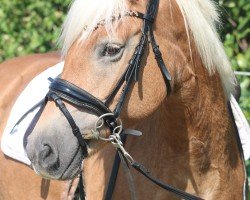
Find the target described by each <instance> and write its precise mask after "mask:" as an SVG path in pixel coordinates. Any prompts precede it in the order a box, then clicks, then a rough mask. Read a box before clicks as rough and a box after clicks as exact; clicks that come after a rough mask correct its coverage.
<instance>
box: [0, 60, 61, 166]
mask: <svg viewBox="0 0 250 200" xmlns="http://www.w3.org/2000/svg"><path fill="white" fill-rule="evenodd" d="M63 66H64V62H61V63H58V64H57V65H55V66H53V67H50V68H48V69H47V70H45V71H44V72H42V73H40V74H39V75H38V76H36V77H35V78H34V79H33V80H32V81H31V82H30V83H29V84H28V85H27V86H26V88H25V89H24V91H23V92H22V93H21V95H20V96H19V97H18V98H17V100H16V102H15V104H14V106H13V108H12V110H11V113H10V116H9V119H8V122H7V125H6V127H5V130H4V133H3V136H2V139H1V149H2V151H3V153H4V154H5V155H7V156H9V157H11V158H13V159H15V160H18V161H20V162H23V163H25V164H27V165H30V160H29V159H28V157H27V155H26V153H25V151H24V148H23V137H24V134H25V131H26V130H27V128H28V126H29V124H30V123H31V120H32V119H33V117H34V116H35V114H36V113H37V111H38V110H39V108H37V109H36V110H34V111H33V112H31V113H29V114H28V115H27V116H26V117H25V119H24V120H23V121H22V122H21V123H20V124H19V125H18V126H17V127H15V129H14V130H12V129H13V127H14V126H15V124H16V123H17V121H18V120H19V119H20V118H21V117H22V116H23V114H24V113H26V112H27V111H28V110H29V109H30V108H32V107H33V106H34V105H36V104H37V103H38V102H39V101H41V100H42V99H43V98H44V97H45V96H46V94H47V92H48V90H49V81H48V78H49V77H51V78H55V77H57V76H58V75H59V74H60V73H61V72H62V69H63Z"/></svg>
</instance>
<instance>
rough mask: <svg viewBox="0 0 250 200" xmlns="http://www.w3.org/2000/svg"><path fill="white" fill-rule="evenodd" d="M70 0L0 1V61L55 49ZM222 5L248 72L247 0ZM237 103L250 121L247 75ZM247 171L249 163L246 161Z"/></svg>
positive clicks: (230, 42) (235, 55)
mask: <svg viewBox="0 0 250 200" xmlns="http://www.w3.org/2000/svg"><path fill="white" fill-rule="evenodd" d="M70 2H71V0H64V1H62V0H50V1H34V0H25V1H20V0H1V5H0V21H1V23H0V62H2V61H4V60H6V59H8V58H12V57H16V56H20V55H25V54H30V53H38V52H47V51H50V50H54V49H56V41H57V37H58V35H59V33H60V27H61V24H62V22H63V20H64V17H65V14H66V13H67V10H68V6H69V4H70ZM216 2H217V3H218V5H220V6H221V7H222V16H223V18H222V21H223V26H222V28H221V29H220V30H221V37H222V40H223V41H224V45H225V48H226V52H227V54H228V56H229V58H230V60H231V62H232V66H233V68H234V69H235V70H239V71H250V47H249V43H250V27H249V24H250V1H249V0H219V1H218V0H217V1H216ZM238 79H239V81H240V84H241V88H242V96H241V99H240V105H241V107H242V108H243V110H244V113H245V115H246V116H247V118H248V120H249V121H250V77H241V76H238ZM248 172H249V174H250V162H248Z"/></svg>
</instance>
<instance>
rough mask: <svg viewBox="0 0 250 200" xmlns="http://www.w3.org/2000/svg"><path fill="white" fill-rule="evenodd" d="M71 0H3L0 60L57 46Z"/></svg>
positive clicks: (0, 28)
mask: <svg viewBox="0 0 250 200" xmlns="http://www.w3.org/2000/svg"><path fill="white" fill-rule="evenodd" d="M69 3H70V0H66V1H62V0H50V1H33V0H25V1H20V0H11V1H9V0H1V6H0V21H1V23H0V62H1V61H3V60H6V59H7V58H11V57H16V56H20V55H25V54H29V53H38V52H46V51H48V50H51V49H55V47H56V40H57V37H58V35H59V33H60V29H61V25H62V21H63V19H64V16H65V14H66V12H67V9H68V5H69Z"/></svg>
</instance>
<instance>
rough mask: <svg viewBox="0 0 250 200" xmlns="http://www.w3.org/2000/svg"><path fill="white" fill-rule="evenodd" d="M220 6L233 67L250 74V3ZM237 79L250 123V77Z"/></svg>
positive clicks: (229, 1)
mask: <svg viewBox="0 0 250 200" xmlns="http://www.w3.org/2000/svg"><path fill="white" fill-rule="evenodd" d="M219 4H220V5H222V6H223V8H224V10H222V11H224V12H223V13H222V16H223V18H222V19H223V30H222V32H221V36H222V39H223V41H224V46H225V48H226V52H227V55H228V56H229V58H230V60H231V63H232V66H233V68H234V69H235V70H238V71H248V72H250V1H249V0H237V1H236V0H219ZM237 78H238V80H239V81H240V85H241V91H242V94H241V99H240V105H241V108H242V109H243V111H244V114H245V115H246V117H247V119H248V121H249V122H250V77H243V76H237Z"/></svg>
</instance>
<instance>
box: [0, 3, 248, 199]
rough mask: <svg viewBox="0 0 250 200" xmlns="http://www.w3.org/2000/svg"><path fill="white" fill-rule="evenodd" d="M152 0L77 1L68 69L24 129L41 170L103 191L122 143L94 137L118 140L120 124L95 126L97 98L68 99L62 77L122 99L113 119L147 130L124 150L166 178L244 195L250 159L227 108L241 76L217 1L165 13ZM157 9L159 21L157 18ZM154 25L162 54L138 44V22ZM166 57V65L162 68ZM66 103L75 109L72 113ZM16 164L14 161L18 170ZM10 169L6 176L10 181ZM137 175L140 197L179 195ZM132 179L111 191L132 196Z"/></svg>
mask: <svg viewBox="0 0 250 200" xmlns="http://www.w3.org/2000/svg"><path fill="white" fill-rule="evenodd" d="M152 2H153V3H152ZM155 2H158V1H156V0H149V1H147V0H145V1H144V0H141V1H138V0H119V1H117V0H103V1H102V2H97V1H88V0H85V1H81V0H75V1H74V3H73V4H72V6H71V8H70V10H69V13H68V16H67V18H66V21H65V24H64V27H63V32H62V35H61V41H62V44H63V46H62V53H63V55H64V58H65V65H64V69H63V72H62V74H61V76H60V79H58V80H52V86H54V88H52V92H51V93H53V95H51V96H49V97H47V98H46V101H49V102H46V103H47V105H46V106H44V107H43V110H41V111H42V112H41V113H39V115H40V116H39V118H37V121H36V123H35V124H33V125H35V126H33V127H32V128H31V130H30V132H29V134H27V135H26V151H27V154H28V157H29V159H30V160H31V162H32V166H33V169H34V170H35V172H36V173H37V174H38V175H40V176H42V177H44V178H48V179H59V180H69V179H73V178H75V177H76V176H78V174H80V173H82V172H83V174H84V185H85V194H86V197H87V199H103V198H104V196H105V192H106V190H107V189H106V188H107V183H108V180H109V175H110V173H111V168H112V162H113V159H114V155H115V152H116V151H115V148H114V147H113V146H112V145H110V142H108V141H106V142H104V141H101V140H97V138H99V139H100V138H103V139H107V140H108V139H110V138H111V139H112V138H113V139H112V142H113V143H114V137H111V136H112V135H114V132H112V128H110V127H108V126H107V124H109V122H108V120H107V119H106V118H104V117H103V119H105V123H101V125H103V126H102V127H101V129H100V130H99V131H98V132H96V131H93V129H94V128H93V127H96V126H97V124H99V123H98V122H100V118H99V117H100V116H98V115H97V114H96V112H93V110H95V111H97V112H98V111H99V110H98V109H97V107H96V106H93V104H94V103H91V105H89V104H88V105H87V107H91V106H92V107H91V108H89V109H87V108H85V107H81V106H79V105H80V103H81V102H80V103H79V102H78V106H75V103H77V102H76V101H75V100H74V99H73V100H72V99H69V98H68V97H67V95H69V93H67V95H66V97H65V95H63V94H61V93H60V92H58V88H57V87H56V85H59V86H60V87H62V88H66V87H68V88H66V89H67V90H71V89H72V90H73V89H74V90H76V91H81V94H83V93H84V94H87V96H85V97H87V98H88V100H89V99H91V100H93V99H94V102H95V103H98V105H99V106H100V107H101V109H104V110H110V111H113V110H114V109H116V108H117V106H116V105H117V104H118V105H119V103H121V106H119V107H118V108H119V109H118V111H119V112H118V114H119V115H118V116H119V118H118V119H117V118H116V117H115V115H114V116H113V115H112V120H114V119H115V121H114V122H115V124H116V123H119V121H120V120H121V121H122V125H123V126H124V127H129V128H132V129H135V130H140V131H141V132H142V133H143V135H142V136H141V137H139V138H134V137H128V138H127V141H126V145H125V147H124V148H125V149H126V153H127V152H129V154H130V155H131V156H132V157H133V158H135V159H136V160H140V162H142V163H143V164H144V165H145V166H147V167H148V168H149V169H150V170H151V172H152V174H154V175H155V176H157V177H158V178H160V179H161V180H163V182H167V183H169V184H171V185H173V186H175V187H176V188H179V189H182V190H184V191H187V192H188V193H192V194H195V195H197V196H199V197H201V198H203V199H242V198H243V195H244V194H243V193H244V189H243V188H244V184H245V177H244V176H245V175H244V161H243V160H242V159H241V153H240V148H239V146H238V144H237V130H236V129H235V127H234V125H233V119H232V116H231V115H230V112H229V110H228V107H227V105H228V104H227V102H228V100H229V98H230V94H231V93H233V87H234V81H235V78H234V75H233V72H232V70H231V67H230V63H229V61H228V59H227V57H226V55H225V52H224V50H223V46H222V44H221V42H220V40H219V38H218V35H217V32H216V23H217V22H218V21H219V16H218V13H217V11H216V10H217V9H216V6H215V5H214V3H213V2H212V1H211V0H191V1H188V2H187V1H184V0H169V1H160V2H159V8H158V9H157V11H158V12H153V11H152V10H154V11H155V7H150V8H151V9H152V10H151V9H148V6H147V5H148V4H154V3H155ZM83 10H84V12H83ZM146 11H148V12H147V14H146V15H140V14H141V13H146ZM150 11H151V12H150ZM154 14H155V15H156V18H155V21H154V20H153V18H151V15H154ZM141 18H143V20H141ZM153 21H154V22H153ZM148 24H150V26H149V25H148ZM148 26H149V27H150V28H149V30H148V31H149V33H148V34H149V35H150V36H151V37H150V40H149V42H150V43H151V44H154V43H155V40H156V41H157V43H158V44H160V49H161V53H160V54H156V53H155V51H157V50H158V46H157V45H156V46H153V45H152V46H153V47H154V48H153V50H152V48H150V45H149V43H147V42H146V43H143V42H142V44H145V46H144V47H143V48H144V49H143V51H142V52H143V54H139V53H138V52H137V50H138V48H137V47H138V43H139V44H141V40H142V38H143V39H145V40H147V39H146V38H147V36H148V35H146V37H142V36H143V32H142V30H141V29H143V30H145V28H147V27H148ZM151 28H152V29H151ZM152 36H154V37H152ZM139 47H142V46H140V45H139ZM135 49H136V50H135ZM134 52H137V54H134ZM158 53H159V52H158ZM140 56H141V57H140ZM155 56H156V59H157V60H155V58H154V57H155ZM134 57H139V58H141V60H140V59H139V61H138V63H139V64H140V65H139V67H138V73H136V74H135V77H134V78H135V80H136V81H135V82H132V83H131V85H130V87H129V90H128V91H127V93H126V97H127V98H123V99H122V100H121V98H120V97H121V96H123V94H124V89H125V91H126V87H125V88H124V89H122V88H121V87H118V88H117V87H116V86H117V83H119V80H121V79H120V77H123V76H122V74H123V73H124V72H127V73H126V74H125V75H130V73H129V72H130V71H129V70H128V71H126V70H127V69H126V67H127V65H128V63H130V62H129V60H130V61H131V62H132V61H134V60H133V58H134ZM131 58H132V59H131ZM160 58H162V59H160ZM163 61H164V62H165V63H166V66H167V68H162V66H165V65H164V64H163ZM41 66H42V65H41ZM158 66H159V67H158ZM168 72H169V74H168ZM133 75H134V74H133ZM125 77H126V80H132V79H130V78H129V79H127V76H125ZM170 77H171V78H170ZM124 84H125V85H126V83H124ZM124 84H122V85H124ZM59 86H58V87H59ZM80 88H81V89H84V90H81V89H80ZM114 89H115V90H116V92H115V93H114V92H113V91H114ZM83 91H84V92H83ZM90 94H91V95H90ZM110 94H115V95H113V96H112V95H111V96H112V98H111V100H110V102H109V105H108V108H106V107H107V106H106V105H104V104H102V102H101V101H103V102H104V101H105V100H107V99H109V97H110V96H109V95H110ZM168 94H169V95H168ZM58 95H59V96H58ZM51 100H53V101H55V102H56V105H57V106H55V103H54V102H51ZM100 100H101V101H100ZM62 101H63V102H64V103H63V104H62ZM5 102H6V100H5ZM84 103H85V102H84ZM62 105H66V107H67V109H68V110H67V113H70V114H65V113H66V111H65V109H64V108H65V107H64V108H62ZM103 105H104V106H103ZM105 106H106V107H105ZM58 107H59V108H60V109H58ZM98 108H99V107H98ZM121 108H122V110H121ZM61 111H62V112H63V113H61ZM116 111H117V110H116ZM69 115H70V116H71V117H72V119H73V121H74V122H75V124H77V125H78V127H79V131H78V130H77V134H78V135H77V134H76V136H79V134H81V135H82V137H81V138H79V137H74V135H73V134H72V120H69ZM65 117H66V118H65ZM105 117H106V116H105ZM113 118H114V119H113ZM112 122H113V121H112ZM99 125H100V124H99ZM109 125H110V124H109ZM111 125H112V124H111ZM115 128H117V127H115ZM73 131H74V130H73ZM80 131H81V133H80ZM94 134H97V135H94ZM89 135H90V136H91V137H90V138H87V137H86V136H89ZM115 139H117V137H115ZM117 140H118V139H117ZM81 141H82V142H83V145H81V147H82V146H84V148H81V147H80V145H79V144H80V143H81ZM118 142H120V141H118ZM117 144H118V143H116V145H117ZM119 144H120V143H119ZM116 148H120V149H119V150H121V149H122V147H121V146H120V147H117V146H116ZM124 148H123V149H122V150H124ZM124 151H125V150H124ZM2 160H3V159H2ZM82 160H83V162H82ZM130 161H131V160H130ZM132 161H133V160H132ZM17 167H18V165H17V166H16V168H15V167H14V165H11V168H10V167H9V168H10V170H11V172H12V173H13V171H15V170H13V169H18V170H19V168H17ZM19 167H20V166H19ZM6 170H7V169H6ZM6 170H5V171H6ZM23 170H24V169H23ZM5 174H6V173H4V174H3V175H2V178H1V182H3V180H6V177H4V176H5ZM132 174H133V176H134V182H135V184H134V185H135V186H136V195H137V197H138V199H178V198H177V197H176V196H174V195H173V194H171V193H168V192H166V191H164V190H162V189H161V188H159V187H157V186H156V185H153V184H152V183H150V182H147V181H146V180H145V179H144V178H143V177H142V176H141V175H139V174H138V173H136V171H135V170H133V171H132ZM20 176H21V175H20ZM9 178H10V177H9ZM15 179H16V178H15ZM125 179H126V178H125V176H124V174H123V173H122V171H121V170H119V173H118V178H117V181H116V185H115V190H114V193H113V198H114V199H129V198H130V194H129V192H128V189H127V188H128V185H127V184H126V181H125ZM32 181H33V179H32ZM57 192H58V191H57Z"/></svg>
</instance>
